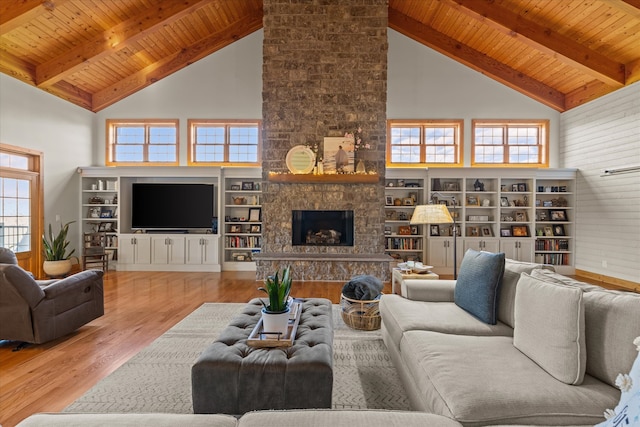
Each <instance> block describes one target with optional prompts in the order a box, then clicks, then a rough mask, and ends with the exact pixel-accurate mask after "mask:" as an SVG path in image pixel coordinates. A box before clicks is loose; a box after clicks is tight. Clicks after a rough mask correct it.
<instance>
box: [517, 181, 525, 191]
mask: <svg viewBox="0 0 640 427" xmlns="http://www.w3.org/2000/svg"><path fill="white" fill-rule="evenodd" d="M518 191H520V192H525V191H527V184H525V183H523V182H521V183H519V184H518Z"/></svg>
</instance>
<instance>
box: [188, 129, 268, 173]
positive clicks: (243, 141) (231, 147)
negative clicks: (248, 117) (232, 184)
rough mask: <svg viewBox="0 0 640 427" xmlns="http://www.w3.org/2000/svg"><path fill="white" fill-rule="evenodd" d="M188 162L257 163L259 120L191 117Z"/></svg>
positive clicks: (259, 140)
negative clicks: (220, 119)
mask: <svg viewBox="0 0 640 427" xmlns="http://www.w3.org/2000/svg"><path fill="white" fill-rule="evenodd" d="M188 126H189V141H188V145H189V164H201V165H202V164H234V165H256V164H259V162H260V149H261V148H260V147H261V139H260V128H261V126H260V122H258V121H254V122H245V121H234V122H228V121H218V120H189V124H188Z"/></svg>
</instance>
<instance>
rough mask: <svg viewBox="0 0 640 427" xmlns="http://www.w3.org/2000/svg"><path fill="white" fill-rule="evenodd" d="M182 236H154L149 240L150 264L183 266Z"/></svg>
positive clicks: (183, 241)
mask: <svg viewBox="0 0 640 427" xmlns="http://www.w3.org/2000/svg"><path fill="white" fill-rule="evenodd" d="M184 245H185V239H184V237H183V236H175V235H164V234H159V235H154V236H153V237H152V238H151V263H152V264H176V265H181V264H184V252H185V249H184V247H185V246H184Z"/></svg>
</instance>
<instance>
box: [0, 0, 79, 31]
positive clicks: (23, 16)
mask: <svg viewBox="0 0 640 427" xmlns="http://www.w3.org/2000/svg"><path fill="white" fill-rule="evenodd" d="M66 1H68V0H55V1H54V0H48V1H43V0H2V1H0V36H2V35H5V34H7V33H8V32H10V31H13V30H15V29H16V28H18V27H21V26H23V25H25V24H27V23H28V22H30V21H31V20H32V19H35V18H37V17H38V16H40V15H41V14H42V13H44V12H47V11H51V10H53V8H55V7H57V6H60V5H62V4H64V3H65V2H66Z"/></svg>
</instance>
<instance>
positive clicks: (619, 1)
mask: <svg viewBox="0 0 640 427" xmlns="http://www.w3.org/2000/svg"><path fill="white" fill-rule="evenodd" d="M611 2H612V3H613V5H614V6H615V7H617V8H618V9H620V10H622V11H624V12H626V13H628V14H629V15H631V16H633V17H635V18H640V0H611Z"/></svg>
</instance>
